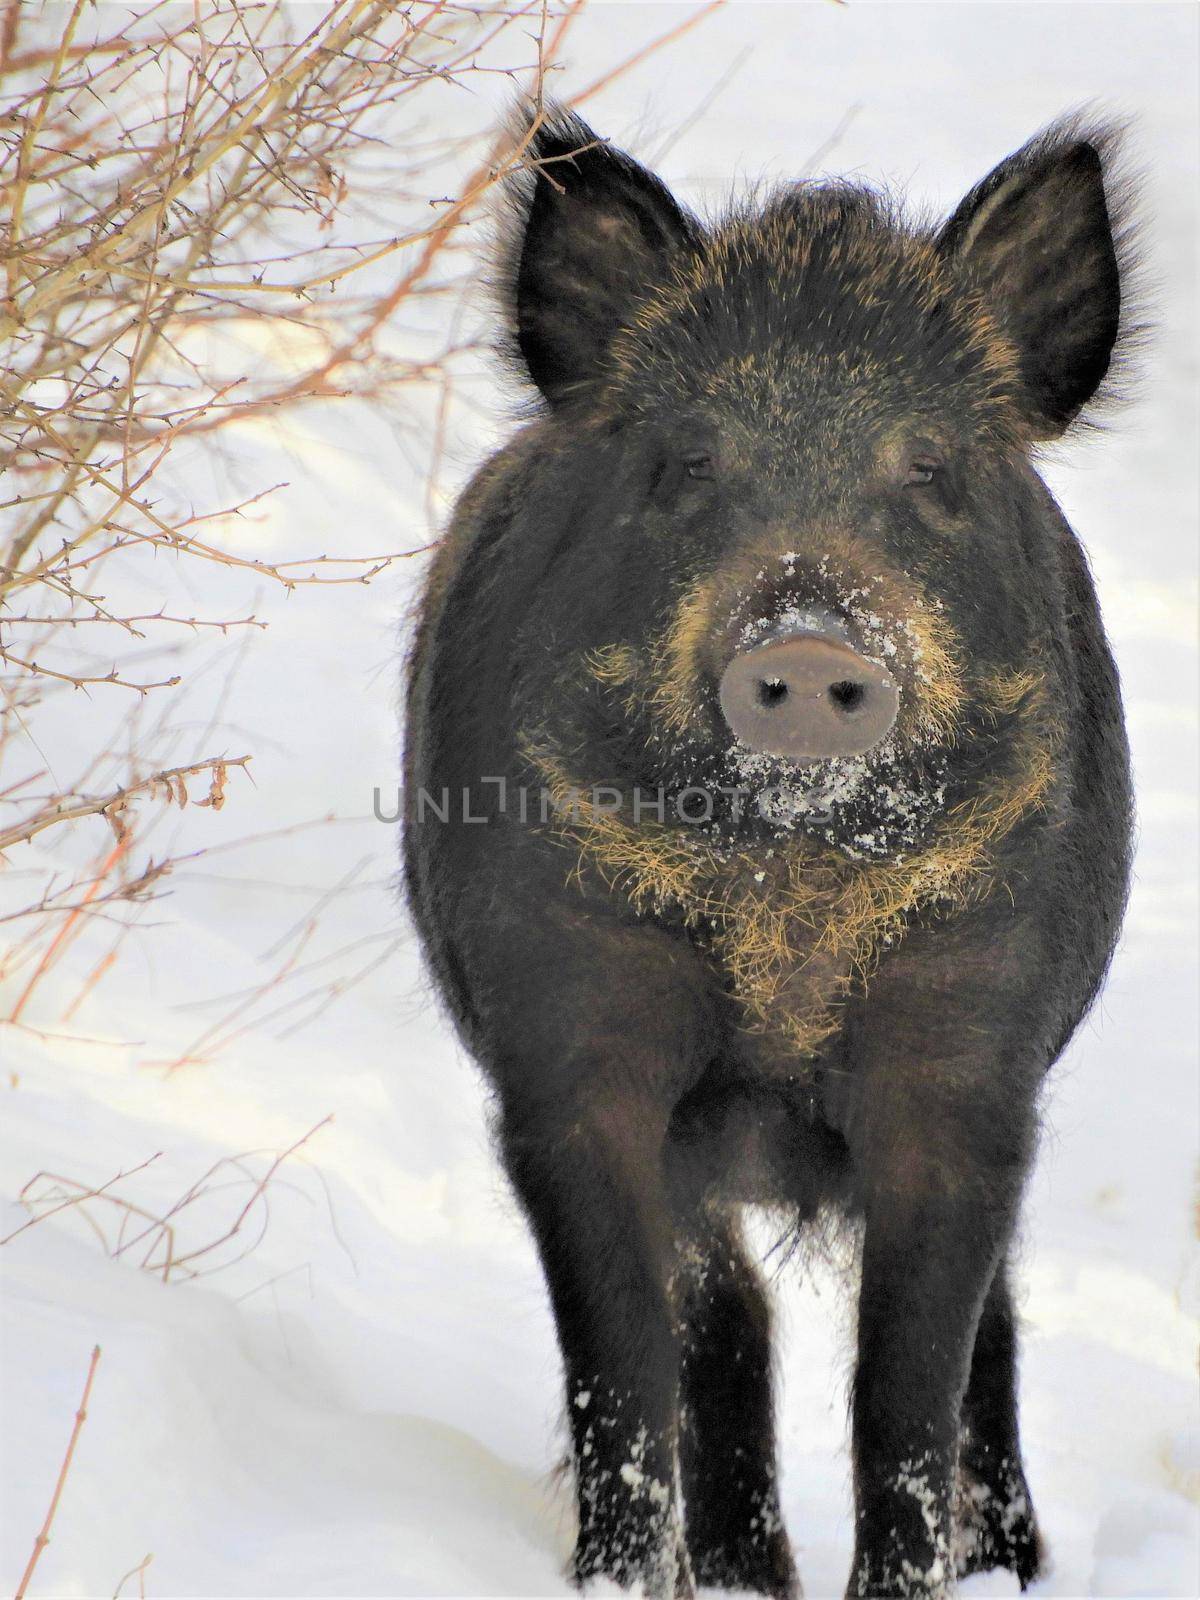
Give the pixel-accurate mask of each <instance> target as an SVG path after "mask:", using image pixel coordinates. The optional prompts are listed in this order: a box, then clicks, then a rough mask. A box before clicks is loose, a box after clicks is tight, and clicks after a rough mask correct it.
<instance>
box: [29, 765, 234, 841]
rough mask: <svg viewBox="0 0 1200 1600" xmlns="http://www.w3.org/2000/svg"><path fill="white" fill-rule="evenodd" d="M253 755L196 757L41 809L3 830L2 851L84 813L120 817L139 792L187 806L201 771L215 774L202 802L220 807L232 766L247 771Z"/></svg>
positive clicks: (76, 819)
mask: <svg viewBox="0 0 1200 1600" xmlns="http://www.w3.org/2000/svg"><path fill="white" fill-rule="evenodd" d="M251 759H252V758H251V757H250V756H207V757H206V758H205V759H204V760H203V761H192V762H189V763H188V765H187V766H184V767H166V768H164V769H163V770H162V771H161V772H154V773H151V775H150V776H149V777H148V778H139V779H138V780H137V782H136V783H128V784H126V785H125V787H124V788H122V789H115V790H113V791H112V793H110V794H106V795H102V796H100V797H99V798H97V799H94V800H81V801H79V802H78V803H77V804H75V805H71V806H62V807H61V808H60V807H56V808H54V809H51V810H41V811H39V813H38V814H37V815H36V816H35V817H32V818H30V819H29V820H27V821H25V822H18V823H17V824H15V826H13V827H11V828H8V829H6V830H5V831H4V832H3V833H0V852H3V851H5V850H11V849H12V847H13V846H14V845H16V844H25V843H27V842H28V841H29V840H30V839H33V838H36V837H37V835H38V834H39V833H43V832H44V831H45V830H46V829H47V828H52V827H53V826H54V825H55V824H56V823H60V822H77V821H78V820H79V819H80V817H94V816H98V815H104V816H107V817H110V818H113V817H117V816H118V815H120V813H122V812H123V811H124V809H125V807H126V806H127V805H128V803H129V801H130V800H132V799H133V798H134V796H135V795H139V794H146V795H149V796H150V797H151V798H152V799H153V798H154V797H155V796H157V797H159V798H161V799H163V800H166V801H167V802H168V803H170V802H171V801H174V803H175V804H176V805H179V806H184V805H186V804H187V800H188V793H187V789H186V787H185V786H184V785H185V780H186V779H188V778H191V777H195V776H196V774H197V773H200V772H207V773H209V774H211V778H212V782H211V785H210V788H209V793H208V797H207V798H206V799H204V800H201V801H199V802H198V804H199V805H202V806H213V807H214V808H215V809H217V810H220V808H221V806H222V805H223V804H224V791H225V783H226V779H227V775H228V771H229V768H230V767H241V768H242V770H243V771H244V770H245V768H246V766H247V764H248V762H249V761H250V760H251Z"/></svg>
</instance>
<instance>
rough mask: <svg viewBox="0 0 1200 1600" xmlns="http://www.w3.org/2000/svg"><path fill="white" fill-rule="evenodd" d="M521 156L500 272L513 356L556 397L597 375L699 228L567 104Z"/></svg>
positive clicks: (576, 389) (554, 113) (549, 118)
mask: <svg viewBox="0 0 1200 1600" xmlns="http://www.w3.org/2000/svg"><path fill="white" fill-rule="evenodd" d="M526 159H527V160H528V161H529V162H530V163H531V168H530V169H527V170H524V171H522V172H521V173H520V174H519V176H518V177H517V178H516V180H515V181H514V184H513V187H512V191H511V192H512V196H513V200H514V211H515V216H514V219H513V225H512V227H511V230H510V238H509V242H508V247H507V261H506V262H504V263H503V264H502V271H503V275H504V277H505V279H506V280H507V285H508V295H509V307H508V314H509V317H510V319H511V323H512V333H513V334H514V335H515V341H516V345H517V348H518V351H519V355H520V360H521V362H522V364H523V365H524V366H525V367H526V368H527V370H528V372H529V375H530V376H531V377H532V379H533V381H534V383H536V384H537V386H538V388H539V389H540V390H541V391H542V393H543V394H544V395H545V397H546V399H547V400H549V401H550V403H551V405H559V404H561V403H562V402H564V401H565V400H567V399H568V398H570V397H571V396H572V395H573V394H578V393H581V392H586V390H587V388H588V387H589V385H590V384H591V382H592V381H593V380H594V379H595V378H596V377H597V376H599V375H600V372H601V370H602V368H603V363H604V357H605V355H606V353H607V351H608V349H609V346H610V345H611V343H612V340H613V337H614V336H615V334H616V333H617V332H618V331H619V330H620V328H621V327H623V326H625V325H627V324H628V323H629V322H630V321H632V319H633V315H634V312H635V309H636V305H637V301H638V300H639V298H641V297H642V296H644V295H645V293H646V291H647V290H649V289H651V288H652V287H653V286H654V284H655V283H656V282H662V281H663V280H664V279H665V278H666V276H667V275H668V272H669V268H670V262H671V259H672V257H673V256H674V255H675V253H676V252H677V251H678V250H680V249H682V248H684V247H686V246H687V245H688V243H689V242H691V241H692V240H693V239H694V238H696V236H697V234H698V226H697V224H696V223H695V222H694V220H693V219H692V218H690V217H689V216H688V215H687V214H686V213H685V212H684V211H683V210H681V208H680V207H679V206H678V205H677V204H676V202H675V200H674V199H673V198H672V196H671V194H670V193H669V192H668V190H667V189H666V188H665V187H664V186H663V184H661V183H660V182H659V180H658V179H657V178H656V177H655V176H654V175H653V174H652V173H650V172H647V171H646V169H645V168H644V167H642V166H639V164H638V163H637V162H636V161H634V160H633V159H632V158H631V157H629V156H627V155H623V154H622V153H621V152H620V151H618V150H613V149H610V148H609V146H608V145H606V144H605V143H604V141H603V140H601V139H598V138H597V137H596V135H595V134H594V133H593V132H592V130H591V129H590V128H589V127H588V125H587V124H586V123H585V122H583V121H581V120H580V119H579V118H578V117H575V116H572V115H571V114H570V113H568V112H565V111H561V110H555V111H551V112H550V113H548V114H547V116H546V119H545V120H544V121H543V122H542V123H541V124H540V125H539V126H538V128H537V129H536V131H535V132H534V134H533V137H532V139H531V140H530V142H529V147H528V152H527V157H526ZM533 163H536V165H532V164H533Z"/></svg>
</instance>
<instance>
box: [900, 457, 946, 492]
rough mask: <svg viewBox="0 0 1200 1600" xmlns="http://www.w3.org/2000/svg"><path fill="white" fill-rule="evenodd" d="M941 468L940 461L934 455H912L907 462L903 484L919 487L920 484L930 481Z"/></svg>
mask: <svg viewBox="0 0 1200 1600" xmlns="http://www.w3.org/2000/svg"><path fill="white" fill-rule="evenodd" d="M941 470H942V463H941V462H940V461H939V460H938V458H937V457H936V456H914V457H913V459H912V460H911V461H910V462H909V464H908V475H907V476H906V478H905V480H904V481H905V484H906V485H910V486H916V487H920V486H921V485H922V484H926V483H932V482H933V480H934V478H936V477H937V475H938V473H939V472H940V471H941Z"/></svg>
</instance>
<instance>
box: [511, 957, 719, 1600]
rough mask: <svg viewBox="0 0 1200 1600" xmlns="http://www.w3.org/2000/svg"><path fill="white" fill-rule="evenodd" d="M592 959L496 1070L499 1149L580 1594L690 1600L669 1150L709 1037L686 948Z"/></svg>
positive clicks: (543, 1005) (562, 975)
mask: <svg viewBox="0 0 1200 1600" xmlns="http://www.w3.org/2000/svg"><path fill="white" fill-rule="evenodd" d="M660 941H663V942H660ZM586 955H587V960H586V961H583V962H575V961H574V960H573V959H571V958H570V957H569V956H568V955H567V953H566V952H565V950H564V947H563V946H562V945H561V944H560V945H559V946H558V947H557V948H556V950H555V952H554V956H553V965H552V967H551V968H550V969H549V970H552V971H553V974H554V981H553V985H552V990H547V991H546V992H544V993H543V994H542V996H541V997H540V999H539V1001H538V1003H536V1004H534V1003H531V1004H529V1005H528V1006H525V1007H522V1008H520V1009H521V1011H522V1012H523V1019H524V1020H523V1028H522V1032H523V1035H524V1037H523V1038H522V1040H521V1041H520V1055H519V1057H517V1056H514V1057H512V1058H510V1059H509V1060H508V1061H506V1062H502V1063H498V1064H496V1067H495V1075H496V1077H497V1080H498V1082H499V1085H500V1091H501V1093H500V1099H501V1113H502V1114H501V1127H500V1134H501V1148H502V1152H503V1156H504V1160H505V1164H506V1166H507V1169H508V1173H509V1176H510V1177H511V1179H512V1181H513V1184H514V1186H515V1188H516V1190H517V1193H518V1195H519V1197H520V1199H521V1202H522V1204H523V1206H524V1209H525V1211H526V1213H527V1215H528V1218H529V1221H530V1224H531V1226H532V1229H533V1232H534V1235H535V1237H536V1240H537V1245H538V1250H539V1252H540V1255H541V1261H542V1267H543V1271H544V1273H545V1276H546V1282H547V1286H548V1288H549V1292H550V1298H551V1303H552V1308H553V1312H554V1318H555V1323H556V1327H557V1333H558V1341H559V1346H560V1349H561V1352H562V1358H563V1366H564V1376H565V1379H566V1402H567V1414H568V1418H569V1422H570V1428H571V1436H572V1453H573V1458H574V1469H575V1484H576V1494H577V1499H578V1509H579V1533H578V1540H577V1543H576V1547H575V1552H574V1556H573V1577H574V1579H575V1581H576V1582H577V1583H580V1584H582V1583H584V1582H586V1580H587V1579H589V1578H593V1577H607V1578H609V1579H612V1580H615V1581H616V1582H618V1583H621V1584H623V1585H626V1586H633V1585H640V1586H642V1587H643V1588H644V1590H645V1591H646V1592H647V1593H648V1594H651V1595H654V1596H662V1597H667V1596H672V1595H676V1594H683V1595H690V1594H691V1593H692V1592H693V1587H694V1586H693V1580H692V1576H691V1572H690V1568H689V1564H688V1559H687V1553H686V1548H685V1544H684V1539H683V1532H682V1518H681V1511H680V1506H679V1499H678V1487H677V1484H678V1472H677V1456H678V1431H679V1348H678V1338H677V1333H676V1329H675V1322H674V1317H673V1313H672V1307H671V1302H670V1294H669V1283H670V1276H671V1271H672V1267H673V1263H674V1239H673V1228H672V1222H671V1212H670V1207H669V1204H668V1202H667V1198H666V1191H665V1183H664V1174H663V1146H664V1142H665V1139H666V1136H667V1128H668V1124H669V1122H670V1118H671V1113H672V1111H673V1109H674V1106H675V1103H676V1101H677V1100H678V1098H679V1096H680V1094H681V1093H682V1092H683V1090H684V1089H685V1088H686V1087H687V1086H688V1083H689V1081H690V1080H692V1079H694V1078H695V1077H696V1076H698V1074H699V1071H700V1070H701V1065H702V1063H701V1061H700V1056H701V1054H702V1052H703V1049H704V1046H705V1039H706V1035H707V1037H708V1040H709V1044H710V1045H711V1034H709V1033H708V1030H707V1027H706V1026H705V1025H704V1024H702V1023H701V1021H700V1018H699V1017H698V1015H697V1012H698V1010H699V1009H700V1007H699V1006H698V1005H697V1004H696V1000H695V994H694V992H693V987H694V986H689V981H688V977H689V974H688V967H689V966H690V965H691V964H692V963H694V961H695V959H696V958H695V956H694V954H693V953H692V952H691V950H690V949H689V948H688V947H687V946H686V945H680V944H679V943H677V942H676V941H671V940H668V939H666V938H665V936H662V935H658V936H656V937H647V938H639V937H638V936H637V935H635V934H633V933H632V932H628V933H627V934H625V935H623V936H621V937H610V936H608V935H607V934H605V933H602V932H601V931H599V930H597V931H595V932H594V934H593V936H592V938H591V940H590V941H589V948H588V950H587V952H586ZM547 970H548V969H547V968H542V969H541V974H542V977H543V978H544V977H545V974H546V972H547Z"/></svg>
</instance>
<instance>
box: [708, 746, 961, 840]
mask: <svg viewBox="0 0 1200 1600" xmlns="http://www.w3.org/2000/svg"><path fill="white" fill-rule="evenodd" d="M734 766H735V770H736V773H737V782H738V785H739V786H740V787H741V788H742V789H744V790H746V791H749V795H750V809H752V810H753V811H754V813H755V814H756V815H757V816H759V817H760V818H761V819H762V820H763V821H764V822H765V823H766V824H767V825H768V826H769V827H771V828H772V829H774V830H776V831H778V832H781V833H793V834H797V833H802V834H805V835H807V836H808V837H810V838H814V839H820V840H821V841H822V842H824V843H825V844H829V845H832V846H833V847H834V848H835V849H837V850H839V851H840V852H841V853H842V854H843V855H846V856H848V857H850V858H851V859H852V860H862V859H864V858H876V859H878V858H891V859H894V858H896V857H897V856H902V855H905V854H908V853H910V852H911V851H913V850H914V849H919V848H920V847H921V845H922V844H924V843H925V842H926V841H927V840H928V838H929V836H930V833H931V830H932V828H933V825H934V824H935V823H936V821H937V819H938V817H939V816H940V815H941V814H942V811H943V809H944V806H945V800H946V762H945V759H944V757H943V756H942V755H940V754H939V753H937V752H935V751H932V750H929V751H923V752H921V753H919V754H918V753H916V752H913V751H911V750H905V749H902V748H901V746H900V743H899V741H898V740H896V739H894V738H891V739H885V740H884V741H883V742H882V743H881V744H879V745H876V746H875V748H874V749H872V750H869V751H867V752H866V753H865V754H863V755H857V756H831V757H828V758H825V759H821V760H816V761H805V762H799V761H790V760H788V759H786V758H782V757H778V756H764V755H758V754H755V753H754V752H752V751H749V750H742V749H740V748H737V747H735V750H734Z"/></svg>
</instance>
